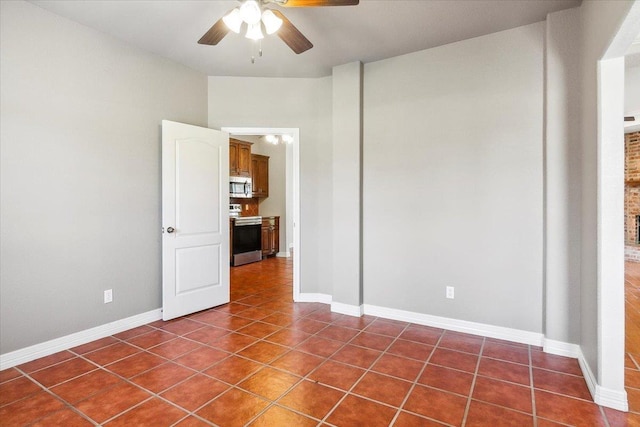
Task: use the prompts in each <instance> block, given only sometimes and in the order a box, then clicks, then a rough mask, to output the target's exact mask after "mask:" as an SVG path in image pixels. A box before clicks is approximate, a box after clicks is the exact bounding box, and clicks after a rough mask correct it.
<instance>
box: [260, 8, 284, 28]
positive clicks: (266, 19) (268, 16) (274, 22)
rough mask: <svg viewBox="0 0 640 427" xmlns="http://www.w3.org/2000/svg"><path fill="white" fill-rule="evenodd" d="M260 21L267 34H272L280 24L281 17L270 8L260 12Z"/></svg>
mask: <svg viewBox="0 0 640 427" xmlns="http://www.w3.org/2000/svg"><path fill="white" fill-rule="evenodd" d="M262 23H263V24H264V29H265V31H266V32H267V34H273V33H275V32H276V31H278V30H279V29H280V27H281V26H282V19H280V18H278V17H277V16H276V15H275V13H273V12H272V11H270V10H268V9H267V10H265V11H264V12H262Z"/></svg>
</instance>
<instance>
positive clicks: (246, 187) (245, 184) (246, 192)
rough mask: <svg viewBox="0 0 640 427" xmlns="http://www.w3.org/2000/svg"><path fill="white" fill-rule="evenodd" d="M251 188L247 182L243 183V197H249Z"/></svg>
mask: <svg viewBox="0 0 640 427" xmlns="http://www.w3.org/2000/svg"><path fill="white" fill-rule="evenodd" d="M250 188H251V185H250V184H249V183H248V182H245V183H244V195H245V196H247V197H249V189H250Z"/></svg>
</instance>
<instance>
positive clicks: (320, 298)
mask: <svg viewBox="0 0 640 427" xmlns="http://www.w3.org/2000/svg"><path fill="white" fill-rule="evenodd" d="M295 302H319V303H322V304H331V295H329V294H316V293H309V292H301V293H300V294H299V295H298V297H297V298H296V299H295Z"/></svg>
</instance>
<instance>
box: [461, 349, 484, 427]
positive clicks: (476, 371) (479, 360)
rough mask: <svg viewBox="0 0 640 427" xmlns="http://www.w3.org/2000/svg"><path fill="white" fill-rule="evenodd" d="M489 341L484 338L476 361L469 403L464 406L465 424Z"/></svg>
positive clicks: (463, 420)
mask: <svg viewBox="0 0 640 427" xmlns="http://www.w3.org/2000/svg"><path fill="white" fill-rule="evenodd" d="M486 342H487V338H486V337H483V338H482V344H481V345H480V352H479V353H478V362H476V369H475V371H474V372H473V379H472V380H471V387H470V388H469V396H468V397H467V404H466V406H465V408H464V415H463V416H462V424H460V425H461V426H464V425H465V424H466V423H467V417H468V416H469V409H470V407H471V400H472V399H471V396H473V391H474V389H475V386H476V379H477V378H478V371H479V370H480V362H481V361H482V353H483V352H484V345H485V343H486Z"/></svg>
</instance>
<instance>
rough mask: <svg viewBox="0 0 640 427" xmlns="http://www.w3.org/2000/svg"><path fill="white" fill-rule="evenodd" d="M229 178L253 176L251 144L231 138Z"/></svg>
mask: <svg viewBox="0 0 640 427" xmlns="http://www.w3.org/2000/svg"><path fill="white" fill-rule="evenodd" d="M229 176H246V177H250V176H251V143H250V142H245V141H239V140H237V139H233V138H229Z"/></svg>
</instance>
